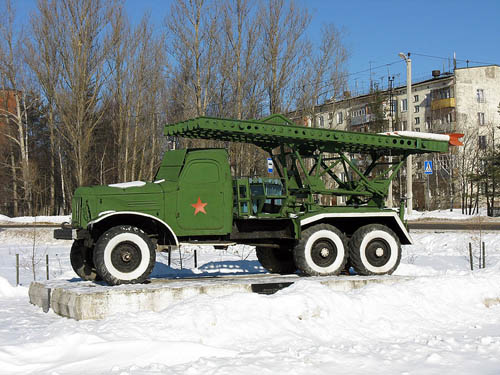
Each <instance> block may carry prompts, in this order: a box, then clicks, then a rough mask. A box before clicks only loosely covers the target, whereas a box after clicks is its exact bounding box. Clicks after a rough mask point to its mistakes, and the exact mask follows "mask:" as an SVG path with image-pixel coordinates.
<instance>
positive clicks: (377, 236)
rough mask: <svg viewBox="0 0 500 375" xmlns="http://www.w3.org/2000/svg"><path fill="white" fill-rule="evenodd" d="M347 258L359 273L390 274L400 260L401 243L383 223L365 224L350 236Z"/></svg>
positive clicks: (365, 274) (366, 274)
mask: <svg viewBox="0 0 500 375" xmlns="http://www.w3.org/2000/svg"><path fill="white" fill-rule="evenodd" d="M349 259H350V263H351V264H352V266H353V268H354V270H355V271H356V273H358V274H360V275H364V276H368V275H386V274H388V275H390V274H392V273H393V272H394V271H395V270H396V268H397V267H398V265H399V262H400V261H401V243H400V242H399V238H398V237H397V236H396V234H395V233H394V232H393V231H392V230H391V229H390V228H388V227H386V226H385V225H381V224H369V225H365V226H363V227H361V228H359V229H358V230H356V232H354V234H353V235H352V237H351V241H350V243H349Z"/></svg>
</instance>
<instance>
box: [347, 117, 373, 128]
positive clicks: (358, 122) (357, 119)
mask: <svg viewBox="0 0 500 375" xmlns="http://www.w3.org/2000/svg"><path fill="white" fill-rule="evenodd" d="M374 120H375V116H374V115H372V114H367V115H361V116H356V117H352V118H351V120H350V121H351V122H350V125H351V126H356V125H362V124H367V123H369V122H371V121H374Z"/></svg>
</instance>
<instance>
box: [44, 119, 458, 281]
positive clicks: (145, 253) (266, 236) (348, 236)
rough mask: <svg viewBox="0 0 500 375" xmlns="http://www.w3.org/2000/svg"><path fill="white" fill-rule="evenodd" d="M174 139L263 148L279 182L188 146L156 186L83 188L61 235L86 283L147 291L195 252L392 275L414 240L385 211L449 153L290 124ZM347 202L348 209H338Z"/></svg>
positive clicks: (445, 143)
mask: <svg viewBox="0 0 500 375" xmlns="http://www.w3.org/2000/svg"><path fill="white" fill-rule="evenodd" d="M164 132H165V135H166V136H178V137H184V138H197V139H212V140H220V141H231V142H247V143H252V144H255V145H257V146H259V147H261V148H262V149H263V150H265V151H266V152H267V153H268V154H269V159H270V160H272V162H273V165H274V168H275V174H276V175H277V176H276V177H247V178H240V177H237V178H235V177H232V176H231V170H230V163H229V160H228V153H227V151H226V150H225V149H184V150H172V151H167V152H165V155H164V157H163V160H162V163H161V166H160V167H159V169H158V172H157V174H156V176H155V179H154V181H152V182H135V183H125V184H116V185H110V186H91V187H80V188H78V189H77V190H76V191H75V194H74V196H73V200H72V222H71V224H70V225H69V224H66V225H63V227H62V228H61V229H58V230H56V231H55V232H54V236H55V238H58V239H68V240H73V241H74V242H73V246H72V248H71V254H70V259H71V264H72V266H73V269H74V270H75V272H76V273H77V275H78V276H80V277H81V278H82V279H83V280H100V279H102V280H104V281H106V282H107V283H108V284H110V285H117V284H123V283H140V282H143V281H145V280H146V279H147V278H148V276H149V275H150V273H151V271H152V269H153V267H154V264H155V259H156V252H157V251H171V250H173V249H175V248H177V247H179V246H181V245H182V244H186V243H190V244H198V245H212V246H215V247H216V248H217V247H218V248H224V247H227V246H230V245H234V244H249V245H253V246H255V247H256V253H257V257H258V259H259V261H260V263H261V264H262V266H263V267H265V268H266V269H267V270H269V271H270V272H273V273H279V274H288V273H294V272H297V271H300V272H301V273H303V274H305V275H337V274H339V273H340V272H341V271H343V270H344V269H346V267H351V266H352V267H353V268H354V270H355V271H356V272H357V273H358V274H361V275H383V274H391V273H392V272H393V271H394V270H395V269H396V268H397V266H398V264H399V262H400V259H401V245H405V244H410V243H411V238H410V235H409V234H408V231H407V227H406V225H405V221H404V218H403V211H404V210H403V206H402V205H401V207H400V208H399V213H398V212H396V211H394V210H392V209H387V208H385V206H384V201H385V199H386V196H387V192H388V187H389V184H390V182H391V181H392V180H393V179H394V177H395V176H396V174H397V172H398V170H399V169H400V168H401V166H402V165H403V163H404V162H405V160H406V157H407V156H408V155H410V154H422V153H428V152H446V151H448V147H449V144H450V142H449V140H448V138H443V137H441V138H439V137H438V139H431V138H433V137H432V135H430V134H429V135H421V134H420V135H416V137H409V136H406V135H405V136H402V135H397V134H390V135H382V134H368V133H358V132H345V131H337V130H329V129H318V128H307V127H303V126H297V125H295V124H293V123H292V122H291V121H290V120H288V119H286V118H285V117H283V116H280V115H273V116H270V117H269V118H266V119H264V120H260V121H240V120H229V119H217V118H210V117H199V118H195V119H192V120H188V121H185V122H180V123H177V124H171V125H166V126H165V131H164ZM444 137H446V136H444ZM359 154H363V155H364V156H365V157H364V158H363V159H361V158H359V159H355V158H354V156H355V155H359ZM387 156H392V158H391V159H390V160H391V161H388V160H389V158H387ZM359 160H363V162H360V161H359ZM278 176H279V177H278ZM339 196H342V197H344V198H345V204H343V205H337V204H335V202H336V197H339ZM325 202H330V204H325Z"/></svg>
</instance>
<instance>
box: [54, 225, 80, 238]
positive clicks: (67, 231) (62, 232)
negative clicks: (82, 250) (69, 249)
mask: <svg viewBox="0 0 500 375" xmlns="http://www.w3.org/2000/svg"><path fill="white" fill-rule="evenodd" d="M76 237H77V235H76V229H73V228H67V227H66V228H65V227H63V228H61V229H55V230H54V238H55V239H56V240H76Z"/></svg>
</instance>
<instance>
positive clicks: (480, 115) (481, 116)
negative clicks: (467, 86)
mask: <svg viewBox="0 0 500 375" xmlns="http://www.w3.org/2000/svg"><path fill="white" fill-rule="evenodd" d="M477 121H478V123H479V125H484V112H478V113H477Z"/></svg>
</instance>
